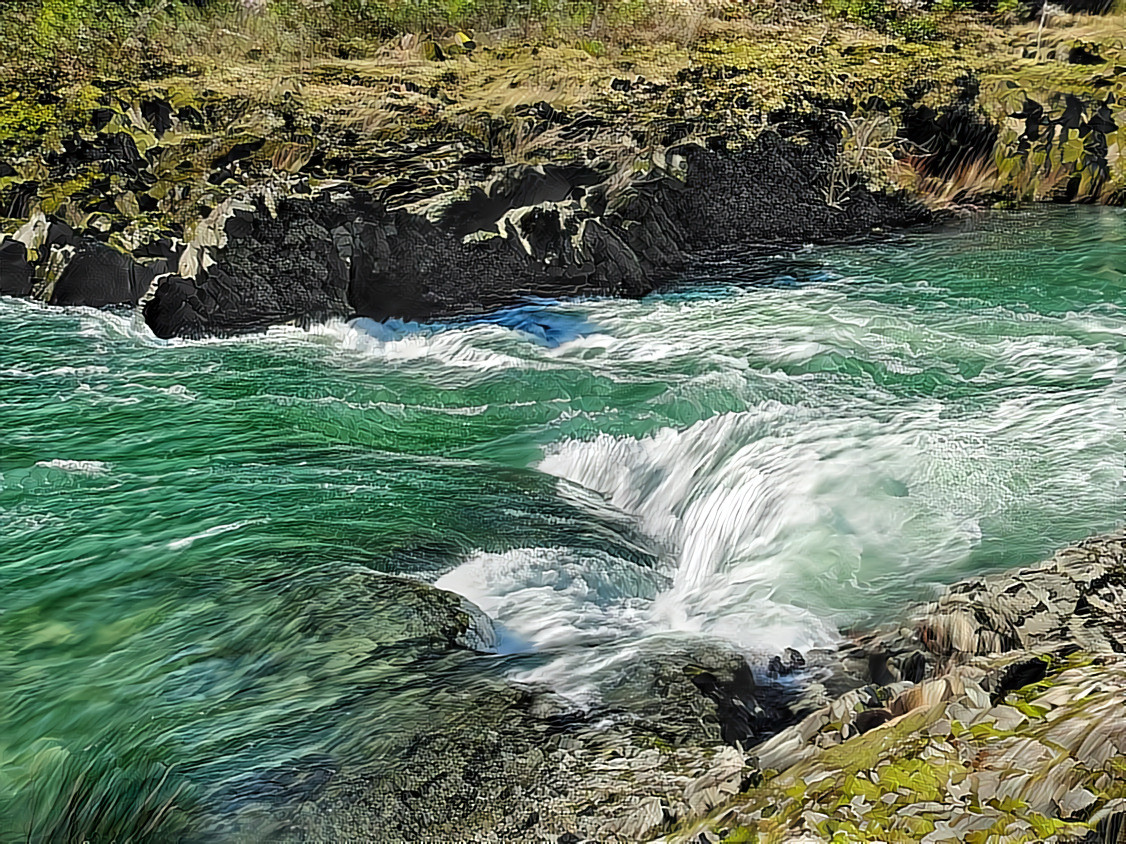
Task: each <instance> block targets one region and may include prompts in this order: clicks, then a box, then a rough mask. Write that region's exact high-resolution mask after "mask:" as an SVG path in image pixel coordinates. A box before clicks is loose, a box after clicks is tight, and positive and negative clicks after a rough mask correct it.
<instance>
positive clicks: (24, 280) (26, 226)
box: [0, 7, 1126, 336]
mask: <svg viewBox="0 0 1126 844" xmlns="http://www.w3.org/2000/svg"><path fill="white" fill-rule="evenodd" d="M889 8H890V7H889ZM885 11H886V12H887V14H885V15H883V17H879V18H878V19H877V18H876V17H872V16H870V15H869V16H868V17H864V16H863V15H861V16H860V17H857V16H856V15H855V14H853V12H849V11H848V10H847V9H845V10H837V11H836V12H834V13H833V14H835V15H836V16H835V17H832V16H830V17H826V13H825V11H824V10H822V11H811V10H803V8H802V7H795V9H794V10H792V12H791V13H789V14H788V16H783V17H782V18H775V19H772V20H770V21H768V22H766V21H762V20H759V19H758V18H755V17H754V16H753V15H751V16H750V17H743V18H740V17H739V16H738V15H735V14H734V13H733V12H730V11H722V10H720V11H716V10H714V9H710V7H709V9H704V10H703V11H701V12H700V21H699V22H698V26H696V29H695V30H694V32H695V35H694V36H693V38H692V39H690V40H689V41H687V42H685V41H684V40H683V39H681V40H679V41H678V40H669V39H668V38H667V37H664V36H660V34H659V33H657V34H654V33H649V35H648V36H646V38H641V37H640V36H641V35H643V34H644V33H639V38H638V40H637V41H636V42H635V43H630V42H629V40H628V39H626V38H624V37H623V40H622V43H620V44H617V45H614V44H610V45H609V46H607V45H606V44H602V43H601V42H599V44H600V45H601V46H595V45H594V44H593V43H592V42H590V41H589V40H583V39H578V40H573V39H572V40H568V39H567V38H559V37H557V38H554V39H549V38H540V39H539V40H535V41H527V42H523V43H522V42H519V41H515V40H512V38H511V36H509V37H508V39H507V40H506V39H504V38H499V39H495V40H494V43H493V44H492V45H489V44H482V45H476V44H473V43H472V42H469V43H470V44H471V45H472V46H471V48H466V47H464V46H461V47H458V48H457V49H456V50H455V49H449V48H447V49H445V50H444V51H443V50H442V49H438V50H437V52H435V49H433V42H425V43H420V42H419V41H418V39H415V38H411V37H408V38H404V39H401V40H399V39H397V40H394V41H387V42H370V43H367V45H366V46H365V47H364V49H362V50H361V49H360V48H359V47H358V46H356V45H355V44H352V46H350V47H348V49H346V50H345V49H344V47H343V46H341V45H337V48H338V49H337V53H338V54H343V55H363V56H364V57H363V58H338V57H329V56H323V57H321V58H314V59H308V58H301V59H300V60H298V59H296V58H285V57H280V56H268V55H266V54H264V52H263V49H264V46H263V45H264V44H265V42H263V44H259V43H258V40H261V39H262V38H264V37H265V36H264V35H263V34H262V32H261V27H262V26H263V24H262V23H261V21H259V22H257V23H256V22H255V20H256V19H254V18H253V17H251V18H248V19H246V20H245V21H244V22H243V24H242V26H243V28H244V30H245V31H244V32H241V33H240V32H235V33H233V34H232V33H231V32H230V31H229V30H226V29H223V30H221V31H217V32H216V33H213V35H214V37H215V39H216V40H215V44H216V50H217V51H218V52H219V56H218V58H212V57H210V56H205V55H201V54H200V53H199V52H198V51H195V50H186V48H184V47H183V45H181V51H180V53H177V52H176V51H175V50H174V49H172V48H171V47H169V46H168V45H167V44H163V42H160V41H159V38H157V36H152V43H151V44H147V45H146V49H148V50H150V51H151V53H150V54H146V55H147V58H146V59H145V60H144V61H141V60H140V59H137V58H136V57H134V58H132V59H130V58H129V57H130V56H132V55H133V53H132V52H130V50H126V49H124V46H123V47H122V51H121V62H122V67H121V68H119V69H120V71H121V74H122V75H124V76H125V78H121V76H117V75H114V74H113V73H111V72H110V67H108V66H107V65H108V64H109V63H107V62H104V61H102V62H95V61H93V59H91V64H90V66H89V67H83V66H80V65H79V66H73V65H72V66H67V67H65V68H62V69H61V70H60V69H59V68H54V69H52V71H51V73H49V74H48V73H45V72H40V71H41V70H42V69H36V68H32V67H23V66H21V65H20V62H21V61H24V59H22V58H21V56H23V53H21V52H20V51H13V53H12V54H11V56H10V57H9V58H7V59H5V61H4V62H3V63H0V77H3V78H5V79H8V80H10V81H11V82H12V89H11V92H10V93H9V94H8V95H7V96H5V97H4V98H0V231H3V232H6V234H5V235H4V239H3V240H2V241H0V292H3V293H4V294H5V295H15V296H26V295H31V296H35V297H37V298H39V299H42V300H43V301H47V302H52V303H55V304H86V305H91V306H95V307H102V306H109V305H123V306H127V307H134V306H136V305H138V304H142V305H144V312H145V314H146V319H147V321H148V322H149V324H150V326H151V327H152V328H153V330H154V331H155V332H156V333H157V334H159V335H161V336H177V335H188V336H195V335H200V334H224V333H235V332H245V331H254V330H259V329H261V328H264V327H266V326H268V325H270V324H274V323H278V322H299V323H300V322H310V321H315V320H318V319H323V318H325V317H327V316H341V315H342V316H347V315H349V314H359V315H364V316H371V317H374V318H384V317H403V318H414V319H427V318H439V317H446V316H451V315H456V314H461V313H474V312H479V311H482V310H486V309H489V308H493V307H496V306H498V305H503V304H511V303H512V302H514V301H517V300H519V299H520V298H521V297H523V296H527V295H538V296H568V295H625V296H637V295H642V294H644V293H647V292H649V291H650V290H652V289H653V288H654V286H655V285H657V284H659V283H661V282H662V280H664V279H666V278H668V277H669V276H670V275H671V274H674V273H675V272H676V271H677V269H678V268H679V266H680V265H681V262H682V261H683V258H684V256H685V255H686V254H687V253H690V252H692V251H695V250H699V249H710V248H715V247H722V246H739V247H750V248H755V247H758V246H760V245H763V244H777V243H780V242H782V243H794V242H808V241H817V240H828V239H835V238H840V237H845V236H851V235H856V234H861V233H865V232H868V231H871V230H873V229H879V228H887V227H893V226H902V225H912V224H916V223H920V222H926V221H928V220H930V219H932V218H933V215H934V214H935V213H940V214H941V213H945V212H947V211H949V210H951V209H958V208H964V207H967V206H969V207H977V206H980V205H983V204H989V203H996V202H1010V203H1011V202H1017V201H1024V200H1035V199H1056V200H1077V201H1100V202H1119V201H1120V200H1121V198H1122V196H1123V194H1122V186H1123V184H1126V171H1124V170H1123V169H1122V167H1123V165H1122V161H1123V160H1126V159H1122V158H1121V156H1120V155H1119V142H1118V124H1119V123H1120V122H1121V119H1122V113H1121V110H1122V106H1121V105H1120V103H1119V101H1120V100H1121V99H1122V96H1121V95H1122V93H1123V86H1126V75H1123V74H1121V73H1119V71H1120V70H1121V67H1122V66H1124V65H1126V53H1124V52H1123V48H1122V45H1121V43H1120V42H1119V41H1116V40H1115V38H1114V35H1115V33H1116V32H1118V31H1119V28H1120V26H1121V25H1122V23H1123V18H1122V17H1121V16H1118V17H1116V16H1102V17H1091V16H1080V15H1074V16H1071V15H1063V16H1061V15H1059V14H1056V15H1055V16H1054V17H1052V18H1051V19H1050V20H1049V22H1048V26H1047V27H1046V29H1045V30H1044V31H1043V32H1041V31H1039V30H1038V29H1037V28H1036V27H1034V26H1032V25H1031V24H1029V25H1015V26H1010V27H1007V28H1002V27H998V26H996V25H994V23H993V21H994V18H991V17H989V16H987V15H981V14H975V13H971V12H965V11H963V12H955V11H947V12H939V11H937V10H931V11H925V12H912V13H907V12H904V11H902V10H900V11H897V12H895V13H894V14H893V13H892V12H891V11H887V10H885ZM670 14H671V12H670ZM740 14H741V13H740ZM747 14H748V15H750V13H749V12H748V13H747ZM733 15H734V17H733ZM850 15H851V17H850ZM912 22H913V23H912ZM908 23H910V24H911V25H910V26H908V25H907V24H908ZM920 27H921V28H920ZM138 31H140V30H138ZM223 33H226V34H223ZM233 35H238V36H240V39H241V40H239V39H234V38H233ZM661 38H664V40H660V39H661ZM646 39H648V40H646ZM654 39H656V40H654ZM130 43H131V42H130ZM350 43H351V42H350ZM239 45H241V46H239ZM428 45H429V46H428ZM133 46H134V47H135V46H136V45H133ZM134 52H135V50H134ZM142 52H143V51H142ZM27 61H31V60H30V59H27ZM130 62H132V64H130ZM134 65H135V66H134ZM33 71H34V72H33ZM130 74H131V75H130Z"/></svg>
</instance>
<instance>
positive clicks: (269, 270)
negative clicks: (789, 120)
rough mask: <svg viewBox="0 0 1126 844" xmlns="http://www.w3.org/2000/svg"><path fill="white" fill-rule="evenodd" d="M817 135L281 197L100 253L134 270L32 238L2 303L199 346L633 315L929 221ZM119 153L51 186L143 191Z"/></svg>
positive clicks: (101, 143)
mask: <svg viewBox="0 0 1126 844" xmlns="http://www.w3.org/2000/svg"><path fill="white" fill-rule="evenodd" d="M137 119H138V120H140V119H141V118H137ZM819 131H820V134H818V133H816V132H815V133H813V134H812V135H811V138H812V140H811V139H809V138H805V139H803V140H802V142H800V143H799V142H797V141H795V140H793V139H791V138H787V137H783V136H782V135H781V134H779V132H778V131H774V130H771V131H767V132H765V133H764V134H763V135H762V137H760V138H759V139H758V140H757V141H755V142H754V143H753V144H752V145H751V146H750V147H748V148H747V149H744V150H742V151H741V152H738V153H728V152H726V151H723V150H719V149H707V148H704V147H702V146H698V145H691V144H690V145H683V144H682V145H680V146H678V147H675V148H673V149H670V150H667V151H666V152H665V153H664V154H663V155H658V156H656V158H655V162H654V165H653V167H651V168H650V170H649V171H648V172H647V173H645V174H643V175H642V176H640V177H633V178H624V177H623V174H622V173H620V172H618V171H616V170H615V169H614V168H613V167H610V166H609V165H608V164H606V163H604V162H602V161H601V160H592V161H591V162H590V163H589V164H588V165H578V164H568V165H551V164H548V165H534V166H506V167H500V168H497V169H496V170H495V171H494V172H493V174H492V175H491V176H489V177H488V178H487V179H486V180H485V181H484V182H480V183H478V184H476V185H470V186H468V187H467V188H465V189H463V190H460V191H457V192H455V193H453V194H447V195H443V196H440V197H438V198H436V199H432V200H429V201H426V202H421V203H415V204H414V205H411V206H404V207H397V208H392V207H389V206H388V205H387V204H386V203H385V202H384V201H383V200H381V199H380V198H378V197H377V196H375V195H374V194H372V193H368V192H366V191H364V190H362V189H360V188H358V187H356V186H354V185H349V184H347V183H342V182H330V183H327V184H325V185H323V186H321V187H319V188H317V190H316V191H313V190H312V189H311V188H310V187H309V186H308V184H307V183H306V182H305V181H304V180H302V179H300V178H298V179H291V180H288V181H285V180H282V181H279V182H277V183H272V184H261V185H257V186H254V187H248V188H246V189H245V190H243V191H242V192H241V193H238V194H235V195H232V196H230V197H228V198H227V199H225V200H223V201H222V202H220V203H219V204H218V205H217V206H216V207H215V208H214V209H213V210H212V211H211V212H210V214H209V215H208V216H207V217H206V218H205V219H203V220H201V221H200V222H199V223H198V224H196V226H195V228H194V233H193V235H192V237H191V238H190V239H189V240H188V242H187V243H183V242H182V241H180V240H179V239H178V238H174V237H172V236H169V235H161V236H157V237H156V238H152V237H149V238H147V239H145V238H142V239H141V241H140V242H139V243H136V244H133V243H132V242H130V241H129V240H128V239H124V240H123V239H117V240H114V241H113V243H114V245H115V246H117V247H121V246H122V244H123V243H131V246H132V248H131V249H130V253H131V254H125V253H124V252H122V251H121V250H120V249H115V248H113V247H111V246H110V245H107V244H106V243H105V240H106V239H107V238H108V235H107V234H106V233H94V234H95V235H96V236H92V235H91V234H90V233H86V232H77V233H76V232H75V231H74V230H73V229H71V228H70V227H69V226H67V225H65V224H63V223H61V222H60V221H47V220H42V221H41V223H40V224H37V225H36V226H30V228H29V227H25V229H26V231H24V230H21V232H23V234H22V236H21V237H20V238H19V239H20V240H21V242H23V243H24V247H25V248H24V254H23V256H22V257H21V256H20V255H19V254H18V253H19V251H20V248H19V247H18V246H16V245H14V244H13V245H9V246H7V247H5V249H6V252H5V253H4V255H5V258H4V260H5V261H6V262H7V264H6V265H7V266H10V267H11V268H12V269H10V270H8V271H7V272H6V276H8V279H10V280H6V281H4V282H3V283H4V284H5V285H6V289H10V290H11V291H12V292H11V294H10V295H29V294H30V295H36V296H39V297H40V298H42V299H44V300H45V301H48V302H50V303H51V304H59V305H88V306H93V307H104V306H110V305H132V304H137V303H141V304H142V305H143V311H144V317H145V320H146V322H147V323H148V324H149V326H150V327H151V328H152V330H153V332H154V333H155V334H156V335H157V336H159V337H175V336H185V337H199V336H204V335H209V334H211V335H226V334H238V333H245V332H252V331H259V330H263V329H265V328H267V327H269V326H271V325H276V324H283V323H297V324H310V323H313V322H316V321H320V320H324V319H327V318H331V317H347V316H362V317H369V318H372V319H376V320H384V319H388V318H401V319H409V320H419V321H426V320H435V319H444V318H449V317H455V316H462V315H469V314H479V313H483V312H486V311H489V310H492V309H496V308H500V307H505V306H511V305H515V304H518V303H519V302H520V301H521V300H523V299H525V298H527V297H550V298H565V297H574V296H627V297H637V296H643V295H645V294H646V293H649V292H651V291H652V290H654V289H656V287H657V286H658V285H660V284H662V283H664V282H665V281H667V280H668V279H669V278H671V277H672V275H673V274H675V273H676V272H677V271H678V270H680V269H681V268H682V267H683V266H684V263H685V261H686V258H687V256H688V255H690V254H691V253H692V252H693V251H696V250H701V249H712V248H715V247H718V246H732V245H734V246H750V247H759V246H761V245H763V244H778V243H794V242H801V241H807V240H823V239H831V238H836V237H840V236H842V235H847V234H856V233H860V232H866V231H869V230H871V229H873V228H877V227H881V226H896V225H909V224H913V223H918V222H924V221H925V220H926V219H927V215H926V214H925V212H923V211H922V210H921V207H920V206H917V205H916V204H913V203H912V202H910V201H908V200H905V199H903V198H901V197H894V196H886V195H883V194H877V193H873V192H871V191H869V190H868V189H867V188H864V187H862V186H860V185H859V184H852V183H848V184H844V183H841V184H837V183H836V182H835V181H834V180H837V181H839V180H840V179H841V178H842V177H841V176H840V174H839V173H838V172H837V170H836V169H835V168H834V160H835V157H836V155H837V143H838V141H839V138H837V137H836V136H834V135H833V134H832V131H831V130H830V129H828V128H824V127H822V129H821V130H819ZM116 137H118V136H117V135H113V136H112V137H110V138H109V139H108V140H107V138H101V137H99V139H97V141H96V142H90V143H88V144H86V145H85V146H83V145H82V144H78V145H77V146H75V145H71V146H70V147H68V148H67V149H66V150H65V151H64V153H63V154H60V155H62V156H63V157H61V158H59V160H58V161H57V162H55V163H56V165H57V167H56V169H58V168H62V167H64V165H66V166H71V164H73V162H75V161H80V162H81V161H86V160H87V159H90V160H91V161H94V163H95V164H97V165H98V166H100V167H102V168H103V169H104V168H109V169H110V171H112V172H113V173H115V174H117V175H118V176H120V177H121V178H126V177H128V178H130V179H142V180H143V178H144V176H145V174H146V172H147V171H146V170H145V167H146V159H145V158H144V157H143V156H142V157H138V155H137V154H136V148H135V145H134V146H130V145H129V144H127V143H124V142H114V143H111V142H110V141H112V139H113V138H116ZM232 154H233V153H232ZM228 157H229V156H228ZM29 225H30V224H29ZM131 237H132V236H131ZM24 263H26V264H28V265H30V266H31V267H32V269H33V279H32V284H31V287H30V288H28V283H27V269H26V267H25V266H24Z"/></svg>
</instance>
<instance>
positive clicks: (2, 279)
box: [0, 240, 35, 296]
mask: <svg viewBox="0 0 1126 844" xmlns="http://www.w3.org/2000/svg"><path fill="white" fill-rule="evenodd" d="M34 279H35V273H34V271H33V270H32V267H31V264H30V263H29V262H28V260H27V247H26V246H24V245H23V244H22V243H20V242H19V241H18V240H0V295H4V296H30V295H31V286H32V283H33V281H34Z"/></svg>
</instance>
